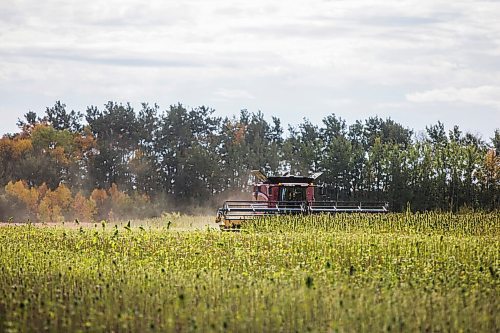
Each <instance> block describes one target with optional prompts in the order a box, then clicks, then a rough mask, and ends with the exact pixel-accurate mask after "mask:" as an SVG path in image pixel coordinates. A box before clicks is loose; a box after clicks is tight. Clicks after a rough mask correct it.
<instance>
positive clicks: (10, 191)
mask: <svg viewBox="0 0 500 333" xmlns="http://www.w3.org/2000/svg"><path fill="white" fill-rule="evenodd" d="M5 193H6V194H7V197H9V198H10V199H11V200H13V201H15V202H18V203H20V204H21V205H22V206H23V208H24V209H26V211H27V212H28V214H29V216H30V217H36V215H37V211H38V205H39V198H40V193H39V192H38V189H37V188H35V187H32V188H29V187H28V185H27V184H26V182H24V181H21V180H19V181H17V182H15V183H13V182H12V181H10V182H9V183H8V184H7V185H6V186H5Z"/></svg>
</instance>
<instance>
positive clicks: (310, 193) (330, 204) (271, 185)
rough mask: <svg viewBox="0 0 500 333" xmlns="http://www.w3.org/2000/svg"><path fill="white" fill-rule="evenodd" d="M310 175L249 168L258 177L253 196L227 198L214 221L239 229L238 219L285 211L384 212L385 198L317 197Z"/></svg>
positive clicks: (223, 226)
mask: <svg viewBox="0 0 500 333" xmlns="http://www.w3.org/2000/svg"><path fill="white" fill-rule="evenodd" d="M321 174H322V173H321V172H318V173H315V174H313V175H311V176H310V177H303V176H288V175H285V176H274V177H267V176H266V175H264V174H263V173H262V172H261V171H259V170H252V175H254V176H255V177H256V178H257V179H258V180H259V181H258V182H257V183H255V184H254V186H253V200H245V201H241V200H228V201H226V202H224V205H223V206H222V207H221V208H219V209H218V210H217V219H216V222H217V223H220V227H221V229H223V230H232V229H238V228H240V226H241V223H242V222H244V221H246V220H249V219H254V218H257V217H263V216H270V215H285V214H304V215H306V214H321V213H323V214H334V213H386V212H388V204H387V203H386V202H359V201H358V202H355V201H316V200H315V193H314V192H315V191H314V188H315V187H316V185H314V181H315V180H316V179H317V178H318V177H319V176H321Z"/></svg>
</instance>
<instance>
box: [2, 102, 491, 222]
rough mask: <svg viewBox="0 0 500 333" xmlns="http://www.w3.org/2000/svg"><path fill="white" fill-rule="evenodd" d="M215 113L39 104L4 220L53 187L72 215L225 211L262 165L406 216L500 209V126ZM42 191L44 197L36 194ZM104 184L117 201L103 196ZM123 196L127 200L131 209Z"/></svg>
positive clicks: (8, 160) (25, 122) (320, 192)
mask: <svg viewBox="0 0 500 333" xmlns="http://www.w3.org/2000/svg"><path fill="white" fill-rule="evenodd" d="M214 113H215V112H214V110H213V109H211V108H208V107H205V106H200V107H196V108H190V109H188V108H186V107H185V106H183V105H182V104H177V105H171V106H170V107H169V108H168V109H167V110H161V109H160V107H159V106H158V105H156V104H153V105H151V104H147V103H144V104H142V106H141V108H140V110H137V111H136V110H134V108H133V107H132V106H131V105H130V104H120V103H116V102H108V103H107V104H105V105H104V107H103V108H99V107H96V106H90V107H88V108H87V109H86V110H85V112H80V111H74V110H72V111H69V110H67V108H66V105H65V104H64V103H62V102H60V101H58V102H56V103H55V105H54V106H52V107H47V108H46V110H45V112H44V113H43V114H42V115H38V114H36V113H35V112H33V111H30V112H28V113H26V115H25V116H24V118H23V119H19V121H18V123H17V125H18V126H19V132H18V133H13V134H5V135H4V136H3V137H2V138H1V139H0V165H1V168H0V215H1V216H0V218H1V219H6V218H8V217H9V216H13V215H16V212H17V211H21V210H22V209H21V208H22V207H24V209H25V211H28V212H29V211H30V209H28V208H29V207H28V206H29V205H30V204H29V202H32V206H33V205H34V206H33V207H36V208H37V209H34V210H31V213H30V215H29V216H31V217H32V218H36V216H40V212H38V210H40V206H41V204H42V202H43V200H45V198H46V197H47V193H49V194H50V193H53V192H54V193H55V192H56V191H61V190H60V188H61V187H64V189H63V191H62V192H64V193H66V194H65V195H66V197H68V196H69V197H70V199H68V200H69V201H66V204H64V205H66V206H65V207H67V210H68V213H61V212H62V211H64V209H61V208H60V207H59V208H60V209H59V210H57V209H56V213H57V214H58V216H60V217H62V218H64V217H65V216H66V217H67V216H69V215H70V214H69V211H70V210H71V209H70V206H71V205H74V202H75V199H76V197H77V196H79V200H80V201H81V202H83V201H82V200H83V199H85V200H88V202H86V205H87V206H88V207H90V208H88V209H87V213H86V215H85V216H90V217H93V218H96V217H97V216H100V217H106V216H107V214H109V213H110V212H112V207H115V211H114V214H117V212H119V211H123V210H125V211H127V209H126V208H127V207H130V206H134V202H141V203H142V204H141V207H142V208H141V209H140V212H139V213H138V214H139V215H141V214H142V215H155V214H158V213H159V212H161V211H162V210H180V211H188V210H193V208H196V207H211V208H213V207H215V206H217V205H218V204H220V201H221V200H223V199H226V198H230V197H239V198H243V197H245V195H247V193H248V192H249V191H250V187H249V181H250V179H249V177H250V173H249V171H250V170H252V169H260V170H262V171H264V172H265V173H268V174H274V175H277V174H282V173H284V172H285V171H289V172H290V173H291V174H302V175H305V174H308V173H310V172H318V171H322V172H323V175H322V176H321V178H320V179H319V180H320V185H321V186H319V187H318V188H317V197H318V199H320V200H359V201H367V200H368V201H375V200H376V201H387V202H389V204H390V207H391V209H392V210H394V211H401V210H404V209H407V208H410V209H412V210H418V211H425V210H445V211H458V210H460V209H482V210H495V209H498V208H499V200H500V196H499V188H500V158H499V155H498V153H499V152H500V131H499V130H496V131H495V133H493V137H492V138H490V140H489V142H486V141H484V140H483V139H482V138H480V137H478V136H476V135H473V134H471V133H463V132H462V131H460V129H459V127H458V126H454V127H453V129H451V130H449V131H448V132H447V131H446V130H445V127H444V125H443V124H442V123H441V122H438V123H437V124H434V125H430V126H428V127H426V128H425V130H424V131H422V132H420V133H418V134H416V133H415V132H414V130H413V129H410V128H406V127H404V126H403V125H401V124H398V123H397V122H395V121H393V120H392V119H390V118H389V119H382V118H379V117H370V118H368V119H366V120H358V121H356V122H354V123H353V124H347V122H346V121H345V120H344V119H342V118H341V117H338V116H336V115H335V114H331V115H329V116H327V117H325V118H324V119H323V121H322V124H321V125H315V124H312V123H311V122H310V121H308V120H307V119H304V121H303V122H302V123H301V124H300V125H298V126H296V127H292V126H288V128H287V130H286V131H285V130H284V129H283V126H282V124H281V120H280V119H279V118H277V117H272V121H270V122H269V121H266V120H265V118H264V115H263V114H262V113H261V112H260V111H259V112H256V113H253V112H248V111H246V110H242V111H241V112H240V113H239V114H238V115H237V116H232V117H217V116H215V115H214ZM26 191H27V192H26ZM30 191H36V192H39V193H38V195H31V196H32V198H31V199H29V200H28V199H26V196H28V197H29V196H30V194H29V192H30ZM95 191H101V192H100V193H101V197H102V196H103V194H102V193H103V192H102V191H104V193H106V198H108V199H106V200H108V201H109V202H108V203H105V201H102V200H101V201H102V202H100V203H99V200H98V199H97V198H98V197H99V196H98V195H97V194H96V193H97V192H95ZM110 191H111V192H110ZM111 193H114V197H115V199H116V198H118V197H120V195H121V198H122V199H120V200H121V201H122V203H123V202H125V204H123V205H122V207H121V208H119V207H120V206H119V205H118V206H117V204H116V202H117V201H116V200H117V199H116V200H115V206H113V201H112V197H113V195H112V194H111ZM117 193H120V195H118V194H117ZM52 196H53V197H54V195H52ZM248 197H249V196H248ZM82 198H83V199H82ZM123 198H128V199H123ZM141 198H142V199H141ZM30 200H31V201H30ZM54 200H55V199H54ZM54 200H53V201H54ZM96 200H97V201H96ZM120 200H118V202H119V201H120ZM70 201H71V202H72V203H71V204H70V203H68V202H70ZM55 202H56V203H55V204H53V205H52V206H55V207H58V205H59V206H60V205H63V204H61V203H59V204H58V203H57V202H58V201H57V200H56V201H55ZM145 204H148V205H149V206H148V208H144V207H145V206H144V205H145ZM64 205H63V206H64ZM46 206H47V205H46ZM48 206H50V205H48ZM99 206H100V208H99ZM12 207H16V209H13V208H12ZM78 207H83V206H81V205H80V206H78ZM105 207H107V210H106V209H105ZM73 208H74V207H73ZM99 210H101V211H100V212H99ZM129 210H130V208H128V211H127V212H128V213H130V211H129ZM57 214H56V215H57ZM82 216H83V215H82Z"/></svg>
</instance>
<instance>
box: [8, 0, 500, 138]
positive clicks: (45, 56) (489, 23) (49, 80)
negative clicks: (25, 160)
mask: <svg viewBox="0 0 500 333" xmlns="http://www.w3.org/2000/svg"><path fill="white" fill-rule="evenodd" d="M498 17H500V2H498V1H482V0H477V1H470V0H455V1H452V2H450V1H449V0H350V1H339V0H331V1H324V0H289V1H287V2H286V3H283V4H282V5H277V4H276V2H273V3H270V2H269V1H265V0H254V1H247V0H245V1H244V0H234V1H230V2H227V1H223V0H209V1H207V0H186V1H181V2H179V1H177V2H175V1H164V0H151V1H147V2H144V1H139V0H110V1H99V0H86V1H82V0H75V1H71V2H67V1H62V0H46V1H37V0H21V1H18V0H4V1H0V109H1V110H6V109H8V110H11V111H10V112H15V113H17V115H18V116H22V114H23V113H25V112H26V111H27V110H29V109H32V110H43V109H44V107H45V106H47V105H46V103H47V100H49V101H50V100H54V101H55V100H56V99H61V100H63V101H66V102H67V104H68V105H70V103H69V101H73V103H74V105H73V106H71V107H74V108H80V109H84V108H85V106H86V105H88V104H97V105H102V104H103V103H104V102H105V101H107V100H108V99H116V98H120V99H125V100H121V101H122V102H125V101H127V100H129V101H134V102H140V101H144V100H146V101H149V102H163V105H164V106H167V105H168V104H171V103H176V102H177V101H181V102H183V103H185V104H190V105H193V106H196V105H197V103H203V104H205V103H214V104H212V105H210V106H211V107H213V108H215V109H216V110H218V112H220V113H222V114H232V113H234V112H238V110H239V109H240V108H241V107H243V106H244V107H247V108H248V109H250V110H258V109H261V110H263V111H264V112H267V113H271V114H272V115H275V116H279V117H281V118H282V119H286V121H290V122H295V123H297V122H299V121H301V119H302V118H303V117H304V116H309V117H314V119H321V118H322V117H324V116H326V115H327V114H328V113H330V112H336V113H339V115H341V116H342V114H340V113H341V112H342V111H343V110H346V111H345V112H349V116H350V117H351V118H359V117H364V116H365V115H367V114H369V113H374V112H375V113H376V112H379V110H381V109H382V108H383V109H385V110H391V111H390V112H393V113H386V114H388V115H392V114H397V115H399V116H401V115H402V114H404V112H402V111H401V110H405V109H408V108H409V107H410V108H411V107H414V106H415V105H418V106H419V108H420V111H419V112H420V113H424V112H426V109H424V107H426V106H427V104H423V103H416V102H417V101H426V100H427V101H430V100H432V101H433V103H434V104H436V103H440V104H442V108H445V109H446V111H449V112H445V113H443V117H445V118H443V119H441V120H442V121H444V122H448V123H451V124H453V122H454V121H457V119H458V118H456V117H449V116H448V115H449V114H453V112H451V111H452V108H454V107H456V104H457V103H466V104H468V105H469V104H470V106H472V105H478V104H480V105H483V106H485V107H489V108H498V100H497V97H496V96H499V94H498V91H497V90H496V89H497V88H495V87H500V63H499V62H498V59H499V57H500V20H498ZM443 87H449V88H443ZM454 87H456V88H454ZM463 87H471V88H463ZM474 87H475V88H474ZM408 92H413V93H408ZM495 94H496V95H495ZM351 101H352V102H351ZM455 102H456V103H455ZM428 104H429V103H428ZM398 106H400V107H401V108H400V109H399V110H398ZM462 111H463V112H464V114H466V112H465V111H464V110H462ZM387 112H389V111H387ZM427 112H430V111H427ZM313 113H314V115H312V114H313ZM386 114H384V115H386ZM446 117H448V118H446ZM399 119H401V120H402V121H404V117H402V116H401V117H400V118H399ZM407 119H408V121H410V119H411V118H409V117H408V118H407ZM460 119H461V120H460V121H464V120H462V119H465V116H464V117H462V118H460ZM411 121H413V119H412V120H411ZM459 125H460V124H459ZM411 126H419V124H415V125H413V124H411ZM478 126H480V128H478V130H480V131H483V132H490V131H491V129H492V128H493V126H495V125H494V124H492V123H491V122H488V121H486V120H485V121H484V123H483V124H479V125H478ZM497 126H498V125H497ZM3 131H4V130H3V127H2V124H0V134H1V133H2V132H3Z"/></svg>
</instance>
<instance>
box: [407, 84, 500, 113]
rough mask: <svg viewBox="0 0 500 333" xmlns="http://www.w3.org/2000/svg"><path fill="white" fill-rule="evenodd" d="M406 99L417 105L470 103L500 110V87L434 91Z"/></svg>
mask: <svg viewBox="0 0 500 333" xmlns="http://www.w3.org/2000/svg"><path fill="white" fill-rule="evenodd" d="M406 98H407V100H409V101H410V102H416V103H436V102H438V103H439V102H445V103H470V104H476V105H487V106H493V107H496V108H500V86H480V87H472V88H455V87H451V88H444V89H433V90H428V91H423V92H414V93H411V94H407V95H406Z"/></svg>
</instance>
